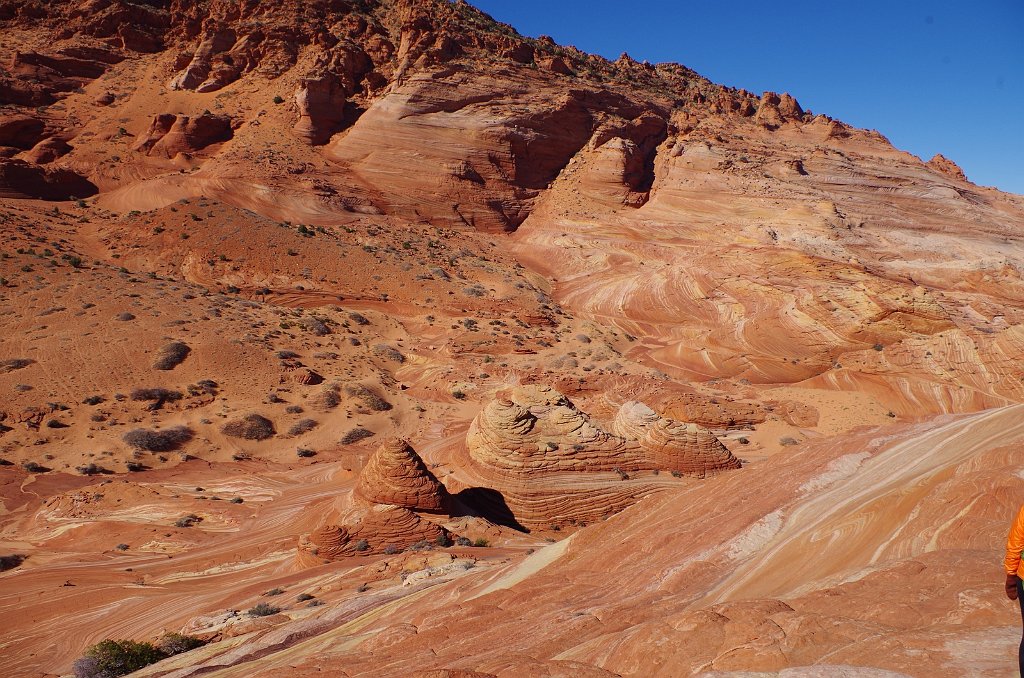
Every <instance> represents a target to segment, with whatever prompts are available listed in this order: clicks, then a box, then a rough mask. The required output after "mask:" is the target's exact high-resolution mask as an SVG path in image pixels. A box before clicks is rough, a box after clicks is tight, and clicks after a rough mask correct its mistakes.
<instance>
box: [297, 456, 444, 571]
mask: <svg viewBox="0 0 1024 678" xmlns="http://www.w3.org/2000/svg"><path fill="white" fill-rule="evenodd" d="M450 506H451V498H450V497H449V495H448V491H447V490H446V489H445V487H444V485H442V484H441V483H440V482H438V480H437V479H436V478H435V477H434V475H433V474H432V473H431V472H430V471H429V470H428V469H427V467H426V466H425V465H424V463H423V460H422V459H420V457H419V455H418V454H416V451H415V450H413V449H412V447H411V446H410V445H409V443H408V442H406V441H405V440H402V439H397V438H396V439H390V440H386V441H384V442H383V443H382V444H381V445H380V446H379V447H378V448H377V450H376V451H375V452H374V453H373V455H372V456H371V457H370V459H369V460H368V461H367V463H366V465H365V466H364V467H363V470H362V471H361V472H360V474H359V479H358V480H357V481H356V486H355V488H354V489H353V490H352V491H351V492H350V493H347V494H346V495H344V496H342V497H340V498H339V500H338V504H337V507H336V509H335V511H334V513H333V514H332V515H331V516H329V517H328V518H327V519H326V520H325V521H324V522H323V524H321V526H320V527H319V528H317V529H316V530H314V531H313V532H311V533H310V534H308V535H303V536H302V537H300V538H299V547H298V562H299V564H300V565H304V566H306V565H313V564H318V563H320V562H323V561H325V560H336V559H338V558H342V557H346V556H354V555H360V554H371V553H383V552H392V551H394V552H397V551H399V550H404V549H405V548H407V547H409V546H412V545H413V544H417V543H420V542H429V543H431V544H434V543H438V542H440V541H446V540H447V535H448V531H447V530H445V529H444V528H443V527H441V526H439V525H436V524H435V523H433V522H431V521H430V520H427V519H425V518H423V517H421V516H420V515H419V514H420V513H427V514H440V515H447V514H448V511H449V509H450Z"/></svg>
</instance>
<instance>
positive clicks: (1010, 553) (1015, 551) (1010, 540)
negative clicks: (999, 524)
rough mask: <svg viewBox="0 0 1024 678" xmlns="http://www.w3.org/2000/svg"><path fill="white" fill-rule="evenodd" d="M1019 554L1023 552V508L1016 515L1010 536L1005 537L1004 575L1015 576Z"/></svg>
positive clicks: (1018, 564)
mask: <svg viewBox="0 0 1024 678" xmlns="http://www.w3.org/2000/svg"><path fill="white" fill-rule="evenodd" d="M1021 552H1024V506H1022V507H1021V509H1020V511H1019V512H1018V513H1017V519H1016V520H1014V521H1013V526H1012V527H1010V534H1009V535H1007V537H1006V559H1005V560H1003V564H1004V565H1005V566H1006V574H1017V568H1019V567H1020V556H1021Z"/></svg>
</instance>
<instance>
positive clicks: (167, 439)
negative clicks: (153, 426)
mask: <svg viewBox="0 0 1024 678" xmlns="http://www.w3.org/2000/svg"><path fill="white" fill-rule="evenodd" d="M192 435H193V433H192V429H190V428H189V427H187V426H175V427H173V428H169V429H167V430H166V431H151V430H147V429H144V428H137V429H133V430H131V431H128V432H127V433H125V434H124V436H123V437H122V439H123V440H124V441H125V442H126V443H128V444H129V445H131V446H132V447H134V448H136V449H139V450H146V451H147V452H169V451H171V450H174V449H177V448H178V447H180V446H181V445H183V444H185V443H187V442H188V441H189V440H192Z"/></svg>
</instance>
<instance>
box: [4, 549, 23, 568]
mask: <svg viewBox="0 0 1024 678" xmlns="http://www.w3.org/2000/svg"><path fill="white" fill-rule="evenodd" d="M23 562H25V556H23V555H21V554H19V553H12V554H11V555H9V556H0V572H3V571H4V570H13V569H14V568H16V567H17V566H18V565H21V564H22V563H23Z"/></svg>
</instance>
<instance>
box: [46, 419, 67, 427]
mask: <svg viewBox="0 0 1024 678" xmlns="http://www.w3.org/2000/svg"><path fill="white" fill-rule="evenodd" d="M67 427H68V425H67V424H65V423H64V422H62V421H61V420H60V419H50V420H48V421H47V422H46V428H67Z"/></svg>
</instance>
